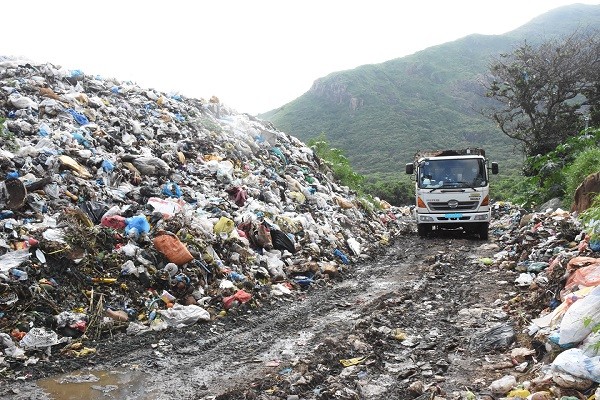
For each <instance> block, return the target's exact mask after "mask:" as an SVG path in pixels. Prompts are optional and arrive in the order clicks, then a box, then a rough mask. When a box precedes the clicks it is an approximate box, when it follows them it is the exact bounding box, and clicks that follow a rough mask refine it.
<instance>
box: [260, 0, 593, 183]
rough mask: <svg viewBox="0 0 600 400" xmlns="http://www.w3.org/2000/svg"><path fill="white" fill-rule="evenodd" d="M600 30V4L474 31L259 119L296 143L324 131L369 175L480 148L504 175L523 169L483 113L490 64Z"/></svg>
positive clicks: (317, 88)
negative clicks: (554, 39) (423, 157)
mask: <svg viewBox="0 0 600 400" xmlns="http://www.w3.org/2000/svg"><path fill="white" fill-rule="evenodd" d="M599 25H600V6H591V5H581V4H577V5H573V6H568V7H562V8H559V9H556V10H553V11H551V12H549V13H546V14H544V15H541V16H539V17H538V18H535V19H534V20H532V21H531V22H529V23H528V24H526V25H524V26H522V27H520V28H518V29H516V30H514V31H512V32H509V33H507V34H504V35H495V36H489V35H488V36H486V35H478V34H473V35H469V36H467V37H464V38H462V39H459V40H456V41H454V42H450V43H445V44H442V45H438V46H434V47H431V48H428V49H425V50H423V51H420V52H417V53H415V54H412V55H410V56H406V57H402V58H397V59H394V60H390V61H387V62H384V63H381V64H374V65H364V66H361V67H358V68H355V69H353V70H348V71H341V72H333V73H331V74H330V75H328V76H326V77H322V78H319V79H317V80H316V81H315V82H314V83H313V85H312V87H311V88H310V90H308V91H307V92H306V93H305V94H303V95H302V96H300V97H299V98H297V99H296V100H294V101H292V102H290V103H288V104H286V105H283V106H282V107H280V108H278V109H276V110H272V111H270V112H268V113H265V114H263V115H261V116H260V117H261V118H263V119H267V120H270V121H272V122H273V123H274V124H275V126H276V127H277V128H278V129H281V130H283V131H286V132H289V133H291V134H292V135H295V136H297V137H298V138H300V139H301V140H304V141H307V140H309V139H310V138H314V137H316V136H319V135H320V134H324V135H325V137H326V139H327V141H328V142H329V143H330V144H331V145H332V146H335V147H339V148H341V149H343V150H344V151H345V153H346V154H347V156H348V157H349V158H350V161H351V163H352V165H353V167H354V168H355V169H356V170H357V171H358V172H360V173H362V174H364V175H366V176H367V177H381V178H394V177H399V176H401V174H402V172H403V165H404V163H405V162H408V161H410V160H411V158H412V155H413V154H414V153H415V152H416V151H417V150H419V149H422V148H430V149H435V148H446V147H452V148H457V147H464V146H480V147H484V148H486V149H487V150H488V154H489V156H490V158H492V159H494V160H497V161H500V162H501V163H502V167H503V171H504V172H507V171H516V170H518V169H519V168H520V164H521V161H522V158H523V157H522V155H521V153H520V151H519V148H518V147H517V146H516V144H515V142H513V141H511V140H509V139H508V138H507V137H506V136H504V135H503V134H502V133H501V132H500V130H499V129H498V128H497V127H496V126H495V124H494V123H493V122H492V121H491V120H489V119H487V118H486V117H484V116H483V115H481V113H480V110H481V109H482V108H483V107H484V106H485V105H486V102H489V101H490V100H489V99H487V98H486V97H485V91H484V88H483V86H482V85H481V84H480V82H481V80H482V78H483V77H484V76H485V75H486V74H487V70H488V66H489V64H490V62H491V61H492V60H493V59H494V57H497V56H498V55H499V54H501V53H503V52H509V51H511V49H513V48H514V47H515V46H517V45H518V44H521V43H523V41H524V40H527V41H529V42H536V41H539V40H543V39H544V38H547V37H548V36H552V35H563V34H568V33H570V32H573V31H575V30H577V29H582V28H586V29H587V28H589V27H597V26H599Z"/></svg>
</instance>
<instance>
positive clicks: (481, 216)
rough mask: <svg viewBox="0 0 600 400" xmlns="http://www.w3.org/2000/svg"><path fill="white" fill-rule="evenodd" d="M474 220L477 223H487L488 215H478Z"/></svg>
mask: <svg viewBox="0 0 600 400" xmlns="http://www.w3.org/2000/svg"><path fill="white" fill-rule="evenodd" d="M473 220H475V221H487V220H488V215H487V214H480V215H476V216H475V218H473Z"/></svg>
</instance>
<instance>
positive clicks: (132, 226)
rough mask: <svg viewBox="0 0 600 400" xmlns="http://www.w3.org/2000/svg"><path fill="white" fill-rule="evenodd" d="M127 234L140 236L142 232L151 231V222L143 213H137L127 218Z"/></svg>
mask: <svg viewBox="0 0 600 400" xmlns="http://www.w3.org/2000/svg"><path fill="white" fill-rule="evenodd" d="M125 223H126V224H127V225H126V226H125V234H126V235H128V236H130V235H131V236H135V237H137V236H139V235H141V234H142V233H148V232H150V223H149V222H148V220H147V219H146V217H145V216H143V215H136V216H135V217H130V218H126V219H125Z"/></svg>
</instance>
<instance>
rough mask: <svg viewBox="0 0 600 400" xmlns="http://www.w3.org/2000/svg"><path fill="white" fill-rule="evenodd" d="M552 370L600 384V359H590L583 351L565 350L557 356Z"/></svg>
mask: <svg viewBox="0 0 600 400" xmlns="http://www.w3.org/2000/svg"><path fill="white" fill-rule="evenodd" d="M551 370H552V371H558V372H565V373H567V374H569V375H573V376H575V377H577V378H582V379H588V380H591V381H594V382H600V357H588V356H586V355H585V354H584V353H583V351H582V350H581V349H569V350H565V351H563V352H562V353H560V354H559V355H558V356H556V358H555V359H554V361H553V362H552V365H551Z"/></svg>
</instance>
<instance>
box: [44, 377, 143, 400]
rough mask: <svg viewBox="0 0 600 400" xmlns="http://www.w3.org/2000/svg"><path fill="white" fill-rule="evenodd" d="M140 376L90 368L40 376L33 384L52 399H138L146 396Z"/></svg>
mask: <svg viewBox="0 0 600 400" xmlns="http://www.w3.org/2000/svg"><path fill="white" fill-rule="evenodd" d="M142 376H143V374H142V372H140V371H136V370H130V369H115V370H110V371H108V370H91V369H90V370H81V371H77V372H74V373H71V374H65V375H59V376H55V377H52V378H47V379H41V380H39V381H38V382H37V385H38V386H39V387H40V388H41V389H42V390H44V391H45V392H46V394H47V395H48V396H49V397H50V398H52V399H54V400H80V399H86V400H100V399H103V400H106V399H119V400H126V399H142V398H144V396H147V395H148V393H145V391H144V388H143V381H144V380H143V379H142ZM148 398H150V397H148Z"/></svg>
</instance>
